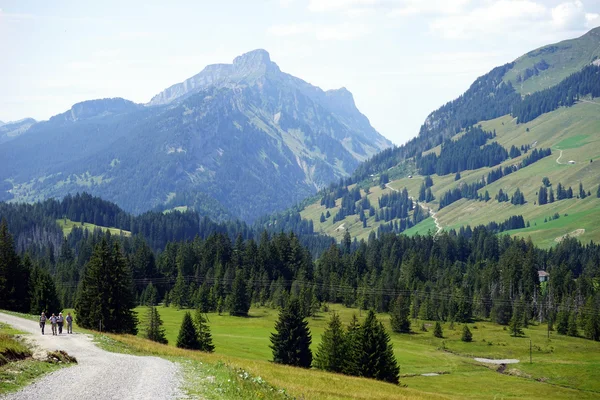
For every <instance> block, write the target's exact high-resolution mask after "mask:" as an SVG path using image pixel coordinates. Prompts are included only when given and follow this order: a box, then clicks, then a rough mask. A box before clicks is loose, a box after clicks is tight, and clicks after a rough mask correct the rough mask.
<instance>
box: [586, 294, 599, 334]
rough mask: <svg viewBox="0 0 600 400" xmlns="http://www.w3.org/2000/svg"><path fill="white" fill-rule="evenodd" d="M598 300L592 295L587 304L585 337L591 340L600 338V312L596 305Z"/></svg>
mask: <svg viewBox="0 0 600 400" xmlns="http://www.w3.org/2000/svg"><path fill="white" fill-rule="evenodd" d="M596 304H597V302H595V301H594V298H593V297H590V298H589V299H588V300H587V302H586V305H585V310H586V312H587V318H586V320H585V324H584V333H585V337H586V338H588V339H591V340H596V341H599V340H600V314H599V311H598V307H596Z"/></svg>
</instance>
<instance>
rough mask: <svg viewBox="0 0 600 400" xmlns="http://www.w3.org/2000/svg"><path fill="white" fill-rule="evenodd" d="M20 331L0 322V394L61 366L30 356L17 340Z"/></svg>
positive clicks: (16, 388) (28, 382)
mask: <svg viewBox="0 0 600 400" xmlns="http://www.w3.org/2000/svg"><path fill="white" fill-rule="evenodd" d="M20 333H21V332H19V331H17V330H15V329H13V328H11V327H10V326H8V325H5V324H0V395H1V394H5V393H9V392H14V391H16V390H19V389H20V388H22V387H24V386H26V385H28V384H30V383H31V382H32V381H34V380H35V379H37V378H39V377H40V376H42V375H44V374H47V373H49V372H52V371H55V370H56V369H58V368H61V366H59V365H57V364H51V363H47V362H45V361H39V360H34V359H32V358H31V351H30V350H29V349H28V348H27V347H26V346H25V345H24V344H23V343H22V342H21V341H19V340H17V339H16V338H15V335H16V334H20Z"/></svg>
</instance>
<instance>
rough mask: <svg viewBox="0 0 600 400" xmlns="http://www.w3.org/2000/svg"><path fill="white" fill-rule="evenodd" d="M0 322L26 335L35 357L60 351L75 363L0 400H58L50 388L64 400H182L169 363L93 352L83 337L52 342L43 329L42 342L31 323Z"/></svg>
mask: <svg viewBox="0 0 600 400" xmlns="http://www.w3.org/2000/svg"><path fill="white" fill-rule="evenodd" d="M0 322H2V323H5V324H8V325H11V326H12V327H14V328H16V329H18V330H20V331H22V332H27V335H23V338H24V339H25V340H26V341H28V342H29V343H31V344H33V345H34V346H36V347H37V349H36V350H37V351H39V350H43V351H49V350H64V351H66V352H67V353H69V355H71V356H74V357H76V358H77V362H78V364H76V365H74V366H72V367H68V368H63V369H60V370H58V371H55V372H53V373H51V374H49V375H46V376H44V377H43V378H41V379H39V380H38V381H36V382H34V383H33V384H31V385H29V386H27V387H25V388H23V389H22V390H20V391H18V392H15V393H11V394H7V395H4V396H2V395H0V399H2V400H8V399H10V400H13V399H19V400H20V399H44V398H48V397H49V396H50V397H56V396H58V397H59V398H60V397H63V395H61V394H58V393H53V390H51V389H52V388H54V387H60V393H62V394H64V396H67V397H71V398H74V399H85V400H87V399H90V400H92V399H119V400H124V399H131V400H134V399H159V400H166V399H175V398H180V397H182V393H181V392H180V389H179V386H180V375H181V374H180V371H179V367H178V366H177V364H175V363H172V362H170V361H167V360H164V359H162V358H158V357H140V356H132V355H128V354H117V353H111V352H108V351H105V350H102V349H100V348H99V347H97V346H96V345H95V344H94V343H93V342H92V338H91V336H89V335H85V334H77V333H75V334H72V335H67V334H64V333H63V334H62V335H59V336H52V334H51V329H50V327H49V326H47V327H46V335H44V336H42V335H41V333H40V329H39V326H38V323H37V322H35V321H31V320H27V319H24V318H20V317H15V316H13V315H8V314H4V313H0ZM65 331H66V330H65ZM65 331H63V332H65ZM48 332H50V334H48Z"/></svg>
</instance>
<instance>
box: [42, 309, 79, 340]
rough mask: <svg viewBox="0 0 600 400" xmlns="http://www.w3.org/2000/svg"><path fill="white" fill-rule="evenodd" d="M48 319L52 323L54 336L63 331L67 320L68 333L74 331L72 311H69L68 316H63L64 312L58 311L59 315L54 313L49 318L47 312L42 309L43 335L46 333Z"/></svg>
mask: <svg viewBox="0 0 600 400" xmlns="http://www.w3.org/2000/svg"><path fill="white" fill-rule="evenodd" d="M48 320H49V321H50V324H51V325H52V335H53V336H54V335H60V334H61V333H62V331H63V325H64V324H65V322H66V323H67V333H73V317H72V316H71V313H67V317H66V318H63V314H62V313H58V316H56V315H54V313H52V315H51V316H50V317H49V318H47V317H46V314H45V313H44V312H43V311H42V315H40V328H41V329H42V335H43V334H44V328H45V327H46V321H48ZM57 330H58V332H57Z"/></svg>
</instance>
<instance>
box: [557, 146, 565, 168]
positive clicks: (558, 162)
mask: <svg viewBox="0 0 600 400" xmlns="http://www.w3.org/2000/svg"><path fill="white" fill-rule="evenodd" d="M558 151H560V155H559V156H558V158H557V159H556V163H557V164H560V165H565V163H561V162H560V161H558V160H560V159H561V158H562V150H560V149H559V150H558Z"/></svg>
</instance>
